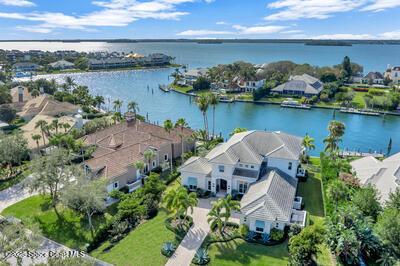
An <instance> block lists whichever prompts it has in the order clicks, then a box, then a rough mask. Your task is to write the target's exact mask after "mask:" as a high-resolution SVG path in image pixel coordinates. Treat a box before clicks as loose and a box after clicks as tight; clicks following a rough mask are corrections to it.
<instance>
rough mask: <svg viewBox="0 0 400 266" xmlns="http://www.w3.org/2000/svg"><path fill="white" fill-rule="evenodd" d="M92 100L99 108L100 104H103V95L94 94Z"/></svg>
mask: <svg viewBox="0 0 400 266" xmlns="http://www.w3.org/2000/svg"><path fill="white" fill-rule="evenodd" d="M94 102H95V105H96V106H97V108H99V109H100V108H101V105H102V104H105V101H104V97H103V96H101V95H96V96H95V97H94Z"/></svg>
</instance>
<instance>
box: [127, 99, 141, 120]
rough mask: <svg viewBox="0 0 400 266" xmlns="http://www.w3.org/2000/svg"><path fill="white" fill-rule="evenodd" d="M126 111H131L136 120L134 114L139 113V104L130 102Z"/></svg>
mask: <svg viewBox="0 0 400 266" xmlns="http://www.w3.org/2000/svg"><path fill="white" fill-rule="evenodd" d="M128 111H132V112H133V113H134V114H135V119H136V114H137V112H139V111H140V110H139V104H138V103H137V102H135V101H130V102H129V103H128Z"/></svg>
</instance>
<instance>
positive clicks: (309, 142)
mask: <svg viewBox="0 0 400 266" xmlns="http://www.w3.org/2000/svg"><path fill="white" fill-rule="evenodd" d="M314 141H315V140H314V139H313V138H312V137H310V136H309V135H308V134H306V135H305V136H304V138H303V142H302V144H303V147H304V148H305V149H306V161H307V166H308V152H309V151H310V150H314V149H315V144H314Z"/></svg>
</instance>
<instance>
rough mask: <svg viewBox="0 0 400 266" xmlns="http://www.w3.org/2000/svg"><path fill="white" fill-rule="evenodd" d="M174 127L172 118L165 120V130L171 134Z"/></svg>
mask: <svg viewBox="0 0 400 266" xmlns="http://www.w3.org/2000/svg"><path fill="white" fill-rule="evenodd" d="M173 128H174V124H173V123H172V121H171V119H167V120H165V121H164V130H165V131H167V132H168V134H171V130H172V129H173Z"/></svg>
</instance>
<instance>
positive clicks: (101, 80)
mask: <svg viewBox="0 0 400 266" xmlns="http://www.w3.org/2000/svg"><path fill="white" fill-rule="evenodd" d="M0 49H19V50H30V49H40V50H47V51H56V50H76V51H86V52H88V51H110V52H112V51H117V52H128V53H129V52H134V53H141V54H145V55H147V54H149V53H157V52H161V53H165V54H168V55H170V56H173V57H175V62H176V63H179V64H185V65H188V67H189V68H195V67H210V66H214V65H217V64H224V63H232V62H234V61H237V60H243V61H247V62H251V63H255V64H261V63H268V62H273V61H278V60H291V61H293V62H296V63H309V64H312V65H318V66H326V65H334V64H339V63H340V62H341V60H342V59H343V57H344V56H346V55H348V56H350V58H351V59H352V60H353V61H354V62H357V63H359V64H361V65H363V66H364V72H365V73H367V72H368V71H381V72H383V71H384V70H385V69H386V66H387V65H388V64H391V65H400V45H353V46H351V47H349V46H337V47H332V46H306V45H304V44H275V43H269V44H268V43H261V44H255V43H253V44H251V43H230V44H225V43H224V44H197V43H158V42H157V43H103V42H82V43H62V42H59V43H55V42H0ZM172 71H173V70H172V69H161V70H160V69H159V70H138V71H121V72H98V73H84V74H70V75H71V76H72V77H73V78H74V79H75V80H76V82H77V83H79V84H82V85H87V86H88V87H89V88H90V90H91V92H92V93H93V94H99V95H103V96H104V97H105V98H106V99H110V102H112V101H113V100H114V99H116V98H119V99H121V100H123V101H124V103H125V106H126V103H127V102H128V101H130V100H135V101H137V102H138V103H139V107H140V113H141V114H143V115H145V116H146V114H148V117H149V119H150V120H151V121H155V122H158V123H160V124H161V123H162V122H163V121H164V120H165V119H173V120H176V119H178V118H180V117H184V118H185V119H186V120H187V121H188V123H189V124H190V126H191V127H192V128H195V129H199V128H202V127H203V122H202V121H203V120H202V116H201V113H200V112H199V111H198V109H197V107H196V105H195V104H194V102H193V101H192V100H191V99H190V98H189V97H187V96H185V95H181V94H178V93H174V92H171V93H164V92H162V91H160V90H159V89H158V84H165V83H168V82H170V80H169V78H168V77H169V75H170V74H171V72H172ZM46 78H56V79H57V80H59V81H62V80H63V79H64V78H65V75H54V76H52V75H47V76H46ZM106 105H107V104H106ZM209 115H210V117H209V121H210V128H211V121H212V120H211V111H210V112H209ZM332 115H333V112H332V110H325V109H313V110H297V109H282V108H280V107H279V106H276V105H258V104H252V103H232V104H226V103H221V104H219V105H218V106H217V108H216V132H218V133H221V134H222V135H223V136H224V137H228V135H229V133H230V132H231V131H232V129H233V128H235V127H244V128H247V129H259V130H264V129H266V130H278V131H279V130H281V131H286V132H288V133H292V134H297V135H299V136H304V135H305V134H306V133H308V134H310V135H311V136H312V137H314V138H315V139H316V150H315V151H314V152H313V154H318V153H319V152H320V151H321V150H322V149H323V143H322V141H323V139H324V138H325V137H326V135H327V134H328V132H327V130H326V127H327V124H328V123H329V121H330V120H331V119H332ZM336 119H338V120H340V121H342V122H344V123H345V125H346V135H345V137H344V140H343V143H342V144H341V146H342V147H343V148H348V149H350V150H359V149H360V150H361V151H364V152H368V151H377V152H380V151H381V150H382V152H384V153H385V152H386V150H387V145H388V143H389V139H390V138H392V139H393V149H392V153H393V152H400V117H392V116H386V118H385V119H383V118H382V117H368V116H360V115H349V114H341V113H339V112H337V113H336Z"/></svg>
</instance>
